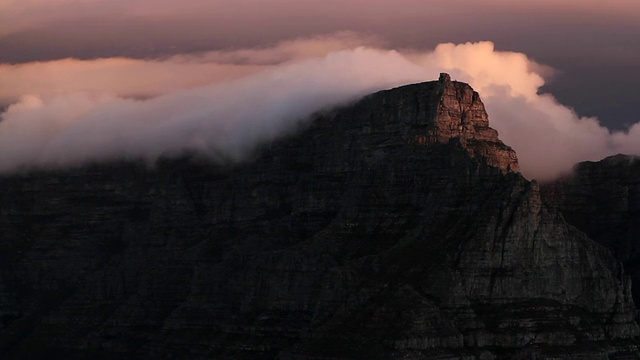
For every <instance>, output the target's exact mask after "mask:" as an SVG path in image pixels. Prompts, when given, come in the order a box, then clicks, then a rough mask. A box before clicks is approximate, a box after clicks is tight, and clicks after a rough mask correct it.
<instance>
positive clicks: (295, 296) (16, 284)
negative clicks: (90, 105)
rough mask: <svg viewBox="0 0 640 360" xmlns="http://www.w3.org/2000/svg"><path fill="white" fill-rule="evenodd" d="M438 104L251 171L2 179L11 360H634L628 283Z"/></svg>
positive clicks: (296, 140) (454, 104) (449, 86)
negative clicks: (51, 359)
mask: <svg viewBox="0 0 640 360" xmlns="http://www.w3.org/2000/svg"><path fill="white" fill-rule="evenodd" d="M517 168H518V167H517V160H516V157H515V153H514V152H513V150H511V148H509V147H508V146H506V145H504V144H503V143H502V142H500V140H498V138H497V133H496V132H495V130H493V129H491V128H489V127H488V121H487V115H486V112H485V111H484V107H483V106H482V103H481V101H480V99H479V97H478V95H477V93H475V92H473V90H472V89H471V88H470V87H469V86H468V85H466V84H462V83H458V82H453V81H450V80H449V79H448V76H444V75H443V76H442V77H441V79H440V81H438V82H429V83H423V84H416V85H410V86H405V87H401V88H398V89H393V90H389V91H382V92H379V93H376V94H373V95H370V96H368V97H365V98H364V99H362V100H361V101H359V102H357V103H355V104H353V105H350V106H346V107H343V108H341V109H337V110H334V111H331V112H329V113H325V114H323V115H320V116H318V118H317V119H315V121H314V122H313V124H312V125H311V126H310V127H309V128H308V129H306V130H305V131H303V132H302V133H301V134H298V135H296V136H294V137H291V138H288V139H284V140H282V141H279V142H277V143H274V144H271V145H270V146H268V147H267V148H265V149H264V150H263V151H262V152H261V153H260V155H259V156H257V157H256V159H255V160H254V161H252V162H248V163H245V164H241V165H233V166H231V165H230V166H222V165H216V164H211V163H207V162H206V161H204V160H198V159H196V158H187V159H181V160H168V161H164V162H161V163H160V164H158V166H157V167H156V168H155V169H152V170H149V169H146V168H145V167H143V166H141V165H137V164H134V163H121V164H110V165H104V164H103V165H94V166H86V167H84V168H82V169H76V170H68V171H56V172H34V173H30V174H28V175H20V176H18V175H14V176H5V177H2V178H0V228H1V229H2V231H1V232H0V254H1V256H2V261H1V263H0V264H1V265H0V316H1V317H2V328H1V330H0V331H1V332H0V356H2V357H4V358H9V359H11V358H14V359H23V358H48V357H50V356H51V355H52V354H55V355H59V356H60V355H64V356H66V357H67V358H105V359H107V358H122V357H126V358H140V359H147V358H170V359H187V358H220V359H272V358H276V357H277V358H280V359H390V358H398V359H400V358H402V359H413V358H425V357H429V358H436V357H437V358H455V359H458V358H465V359H466V358H468V359H474V358H481V359H490V358H494V357H497V358H522V359H525V358H526V359H530V358H547V357H555V358H564V359H578V358H579V359H603V358H605V359H606V358H611V359H622V358H635V356H637V351H638V336H639V331H638V324H637V319H636V313H635V309H634V306H633V302H632V300H631V294H630V282H629V280H628V278H627V277H626V276H625V275H624V274H623V272H622V270H621V266H620V264H619V263H618V262H617V261H616V260H615V259H614V258H613V256H611V255H610V253H609V252H608V251H607V250H606V249H605V248H603V247H601V246H599V245H597V244H596V243H594V242H593V241H591V240H590V239H588V238H587V237H586V236H585V235H584V234H583V233H581V232H579V231H578V230H576V229H575V228H574V227H572V226H570V225H568V224H567V223H566V222H565V221H564V220H563V218H562V217H561V216H560V215H559V213H557V212H556V211H555V210H554V209H552V208H550V207H548V206H546V205H545V204H544V203H543V202H542V201H541V198H540V191H539V187H538V185H537V184H536V183H535V182H528V181H526V180H525V179H524V178H522V177H521V176H520V175H519V174H518V173H517V172H515V171H517Z"/></svg>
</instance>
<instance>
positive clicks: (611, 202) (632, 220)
mask: <svg viewBox="0 0 640 360" xmlns="http://www.w3.org/2000/svg"><path fill="white" fill-rule="evenodd" d="M639 160H640V159H639V158H638V157H634V156H627V155H615V156H610V157H608V158H606V159H604V160H602V161H598V162H591V161H587V162H582V163H580V164H578V165H576V166H575V167H574V169H573V173H572V174H571V175H570V176H567V177H565V178H562V179H560V180H557V181H555V182H553V183H551V184H546V185H545V186H544V187H543V193H544V195H545V198H546V199H547V200H548V201H549V202H550V203H552V204H553V205H554V206H555V207H556V208H558V209H559V210H560V211H561V213H562V215H563V216H564V218H565V219H566V220H567V222H569V223H570V224H572V225H574V226H575V227H577V228H578V229H580V230H581V231H584V232H585V233H586V234H587V235H589V237H590V238H592V239H593V240H595V241H596V242H598V243H600V244H602V245H603V246H605V247H607V248H608V249H610V250H611V252H612V253H613V254H614V255H615V257H616V258H617V259H618V260H619V261H621V262H623V263H624V269H625V271H626V273H627V274H629V275H630V276H631V279H632V282H633V287H632V294H633V298H634V300H635V303H636V305H640V161H639Z"/></svg>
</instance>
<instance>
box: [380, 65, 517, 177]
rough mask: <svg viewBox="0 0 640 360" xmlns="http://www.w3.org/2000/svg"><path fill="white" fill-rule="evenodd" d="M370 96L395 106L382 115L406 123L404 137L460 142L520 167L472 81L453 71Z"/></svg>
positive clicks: (494, 162) (503, 164) (488, 159)
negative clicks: (455, 78) (462, 79)
mask: <svg viewBox="0 0 640 360" xmlns="http://www.w3.org/2000/svg"><path fill="white" fill-rule="evenodd" d="M370 98H371V99H369V101H370V102H372V103H374V104H376V103H379V104H384V105H385V106H386V107H387V108H390V107H393V108H394V111H395V112H397V113H396V114H393V113H389V114H385V115H384V116H380V118H385V119H388V120H393V121H398V122H399V123H404V124H405V128H404V129H403V130H402V132H404V134H403V135H404V136H403V137H404V140H405V141H407V142H409V143H413V144H416V145H429V144H434V143H440V144H446V143H449V142H451V141H454V142H459V143H460V144H461V145H462V147H463V148H465V149H467V150H468V151H469V154H470V155H471V157H473V158H478V159H480V160H481V162H483V163H485V164H487V165H490V166H492V167H496V168H499V169H501V170H502V172H503V173H507V172H519V170H520V167H519V165H518V158H517V156H516V153H515V151H514V150H513V149H512V148H511V147H509V146H507V145H505V144H504V143H503V142H502V141H500V139H499V138H498V132H497V131H496V130H495V129H492V128H491V127H489V116H488V115H487V112H486V110H485V107H484V104H483V103H482V100H480V95H479V94H478V93H477V92H476V91H474V90H473V89H472V88H471V86H469V85H468V84H466V83H462V82H458V81H452V80H451V77H450V76H449V74H446V73H442V74H440V77H439V79H438V81H432V82H425V83H420V84H413V85H407V86H403V87H399V88H396V89H392V90H387V91H382V92H379V93H376V94H374V95H372V96H370ZM391 104H393V105H391ZM383 111H384V110H383Z"/></svg>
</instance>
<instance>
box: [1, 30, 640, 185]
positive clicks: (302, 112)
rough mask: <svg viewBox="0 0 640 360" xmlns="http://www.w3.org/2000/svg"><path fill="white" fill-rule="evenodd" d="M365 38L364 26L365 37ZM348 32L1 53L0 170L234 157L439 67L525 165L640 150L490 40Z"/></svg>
mask: <svg viewBox="0 0 640 360" xmlns="http://www.w3.org/2000/svg"><path fill="white" fill-rule="evenodd" d="M364 42H366V43H368V44H372V41H371V40H370V39H369V40H367V41H364ZM359 43H360V41H359V40H358V39H357V38H356V37H355V36H353V35H351V34H340V35H338V36H336V37H321V38H314V39H307V40H296V41H290V42H286V43H281V44H278V45H276V46H273V47H271V48H262V49H246V50H238V51H234V52H212V53H206V54H202V55H200V56H197V57H196V56H176V57H171V58H168V59H165V60H153V61H150V60H147V61H145V60H131V59H122V58H120V59H99V60H91V61H78V60H61V61H55V62H43V63H28V64H23V65H12V66H10V65H2V66H0V82H2V83H3V84H8V85H9V86H4V85H3V86H2V88H1V90H0V99H1V100H0V101H6V102H12V104H11V105H10V106H9V107H8V108H7V110H6V111H5V112H4V113H2V115H1V116H2V120H1V122H0V171H3V172H8V171H16V170H19V169H22V168H30V167H50V166H54V167H55V166H72V165H77V164H81V163H84V162H88V161H95V160H104V159H118V158H123V157H125V158H143V159H147V160H149V161H153V160H154V159H156V158H157V157H159V156H161V155H175V154H179V153H181V152H183V151H200V152H203V153H205V154H208V155H210V156H213V157H214V158H220V159H225V161H226V160H229V159H231V160H242V159H243V158H244V157H246V156H247V155H248V154H250V152H251V150H252V149H253V148H254V147H255V146H256V145H257V144H259V143H263V142H267V141H270V140H273V139H274V138H277V137H278V136H282V135H283V134H285V133H288V132H291V131H294V130H295V129H297V125H298V124H299V123H300V122H301V121H303V120H304V119H305V118H307V117H308V115H309V114H311V113H313V112H315V111H318V110H320V109H322V108H326V107H330V106H335V105H337V104H341V103H344V102H348V101H351V100H354V99H356V98H358V97H360V96H362V95H365V94H367V93H370V92H373V91H376V90H379V89H384V88H389V87H393V86H398V85H402V84H406V83H411V82H419V81H428V80H433V79H435V78H437V75H438V73H439V72H441V71H447V72H449V73H451V75H452V77H453V78H454V79H458V80H461V81H465V82H468V83H470V84H471V85H472V86H473V87H474V88H475V89H476V90H477V91H478V92H480V95H481V97H482V99H483V100H484V102H485V104H486V106H487V110H488V112H489V115H490V123H491V125H492V126H493V127H494V128H496V129H497V130H498V131H499V132H500V138H501V139H502V140H503V141H505V142H506V143H507V144H509V145H511V146H512V147H514V149H515V150H516V152H517V153H518V156H519V159H520V163H521V167H522V171H523V173H524V175H525V176H527V177H531V178H537V179H540V180H548V179H551V178H553V177H555V176H557V175H559V174H561V173H563V172H566V171H569V170H570V168H571V166H572V165H573V164H574V163H575V162H577V161H581V160H597V159H600V158H602V157H604V156H606V155H610V154H614V153H618V152H626V153H638V152H640V146H638V145H637V144H640V141H639V140H640V124H639V125H635V126H634V127H632V128H631V129H630V131H629V132H628V133H615V134H611V133H610V132H609V130H607V129H606V128H604V127H602V126H601V125H600V124H599V123H598V121H597V119H593V118H581V117H579V116H577V115H576V114H575V113H574V112H573V111H572V110H571V109H570V108H568V107H566V106H563V105H562V104H559V103H558V102H557V101H556V100H555V99H554V98H553V97H552V96H551V95H548V94H539V89H540V87H541V86H542V85H543V84H544V78H543V75H545V73H546V72H548V71H549V70H548V69H547V68H545V67H544V66H541V65H539V64H536V63H535V62H533V61H531V60H530V59H529V58H528V57H527V56H526V55H524V54H521V53H515V52H502V51H496V50H495V49H494V47H493V44H492V43H490V42H480V43H467V44H459V45H454V44H441V45H439V46H438V47H437V48H436V49H435V50H433V51H430V52H415V51H409V50H404V51H402V52H398V51H392V50H385V49H380V48H375V47H371V46H370V47H357V46H356V45H357V44H359Z"/></svg>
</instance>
